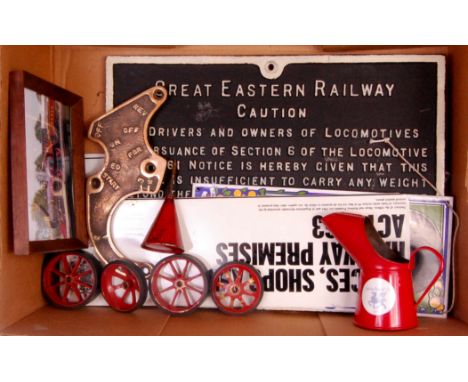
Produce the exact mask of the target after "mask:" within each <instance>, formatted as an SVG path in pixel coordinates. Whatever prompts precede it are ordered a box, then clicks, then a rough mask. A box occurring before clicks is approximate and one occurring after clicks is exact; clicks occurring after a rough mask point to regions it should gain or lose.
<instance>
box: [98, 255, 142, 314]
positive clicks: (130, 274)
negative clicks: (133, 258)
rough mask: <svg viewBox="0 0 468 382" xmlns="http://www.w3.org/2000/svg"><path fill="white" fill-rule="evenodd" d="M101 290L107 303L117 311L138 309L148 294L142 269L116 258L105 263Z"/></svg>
mask: <svg viewBox="0 0 468 382" xmlns="http://www.w3.org/2000/svg"><path fill="white" fill-rule="evenodd" d="M101 290H102V295H103V296H104V299H105V300H106V301H107V303H108V304H109V305H110V306H111V307H112V308H113V309H115V310H117V311H119V312H132V311H134V310H135V309H138V308H139V307H141V306H142V305H143V304H144V303H145V301H146V297H147V296H148V286H147V284H146V279H145V275H144V273H143V271H142V270H141V269H140V268H138V267H137V266H136V265H135V264H133V263H132V262H130V261H125V260H116V261H113V262H111V263H109V264H107V265H106V267H105V268H104V270H103V271H102V276H101Z"/></svg>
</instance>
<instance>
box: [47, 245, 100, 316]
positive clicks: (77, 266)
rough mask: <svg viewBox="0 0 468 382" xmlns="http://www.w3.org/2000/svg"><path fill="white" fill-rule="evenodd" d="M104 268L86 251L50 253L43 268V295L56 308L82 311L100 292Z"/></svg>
mask: <svg viewBox="0 0 468 382" xmlns="http://www.w3.org/2000/svg"><path fill="white" fill-rule="evenodd" d="M100 271H101V265H100V264H99V263H98V261H97V260H96V259H95V258H94V257H93V256H92V255H90V254H88V253H86V252H64V253H59V254H50V255H48V256H47V257H46V258H45V261H44V266H43V268H42V292H43V294H44V297H45V298H46V299H47V300H48V301H49V302H50V303H51V304H53V305H55V306H59V307H62V308H78V307H80V306H83V305H86V304H87V303H89V302H90V301H91V300H92V299H93V298H94V297H96V295H97V294H98V292H99V274H100Z"/></svg>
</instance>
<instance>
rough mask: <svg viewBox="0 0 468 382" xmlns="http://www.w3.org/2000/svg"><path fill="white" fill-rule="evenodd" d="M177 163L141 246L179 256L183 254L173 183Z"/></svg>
mask: <svg viewBox="0 0 468 382" xmlns="http://www.w3.org/2000/svg"><path fill="white" fill-rule="evenodd" d="M176 168H177V163H174V167H173V171H172V176H171V180H170V184H169V190H168V193H167V196H166V199H165V200H164V203H163V205H162V207H161V209H160V211H159V213H158V216H157V217H156V219H155V220H154V223H153V225H152V226H151V228H150V230H149V232H148V234H147V235H146V237H145V240H144V241H143V243H142V244H141V246H142V247H143V248H145V249H149V250H151V251H158V252H164V253H173V254H180V253H182V252H184V249H183V247H182V245H183V244H182V239H181V235H180V228H179V220H178V218H177V210H176V206H175V201H174V182H175V174H176Z"/></svg>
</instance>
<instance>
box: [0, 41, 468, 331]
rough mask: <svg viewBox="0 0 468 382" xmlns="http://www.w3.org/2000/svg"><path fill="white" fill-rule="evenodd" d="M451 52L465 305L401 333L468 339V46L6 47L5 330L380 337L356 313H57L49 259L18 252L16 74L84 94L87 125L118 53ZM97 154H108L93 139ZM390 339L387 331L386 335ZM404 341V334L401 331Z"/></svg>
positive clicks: (1, 292)
mask: <svg viewBox="0 0 468 382" xmlns="http://www.w3.org/2000/svg"><path fill="white" fill-rule="evenodd" d="M334 53H337V54H342V53H346V54H379V53H382V54H383V53H385V54H444V55H446V56H447V59H448V67H447V75H448V83H449V88H448V89H449V91H448V94H447V98H448V102H447V104H448V110H447V111H448V118H449V119H448V124H447V125H448V137H447V149H448V151H449V153H451V163H450V164H449V166H448V170H449V173H450V174H451V179H450V184H451V190H449V192H448V194H449V195H453V196H454V197H455V207H456V209H457V211H458V213H459V215H460V220H461V226H460V235H459V239H458V243H457V247H456V248H457V250H456V254H455V266H456V272H457V275H456V292H457V293H456V302H455V309H454V311H453V313H452V315H451V317H450V318H449V319H447V320H443V321H441V320H434V319H430V318H422V319H420V325H419V327H418V328H417V329H414V330H410V331H406V332H399V333H398V334H401V335H467V334H468V251H467V250H466V248H467V247H468V166H467V153H468V120H467V119H466V111H467V109H468V96H467V94H468V70H467V68H468V47H450V46H448V47H406V48H401V47H399V48H391V47H383V48H375V47H373V48H372V49H369V48H356V47H337V46H333V47H322V46H306V47H298V46H297V47H296V46H294V47H288V46H282V47H272V46H265V47H256V46H249V47H235V46H230V47H217V46H209V47H195V46H194V47H96V46H93V47H81V46H74V47H67V46H60V47H55V46H40V47H27V46H22V47H15V46H2V47H0V73H1V77H0V87H1V89H0V90H1V92H0V108H1V109H0V145H1V147H0V210H1V211H2V214H0V235H1V237H0V331H1V333H2V334H4V335H53V334H68V335H81V334H88V335H92V334H97V335H106V334H115V335H117V334H128V335H132V334H133V335H135V334H140V335H144V334H147V335H157V334H162V335H187V334H193V335H195V334H204V335H221V334H224V335H234V334H237V335H238V334H244V335H267V334H270V335H282V334H289V335H376V334H379V333H377V332H371V331H365V330H362V329H359V328H357V327H355V326H354V325H353V323H352V315H349V314H333V313H310V312H300V313H295V312H256V313H254V314H251V315H249V316H245V317H230V316H226V315H224V314H222V313H220V312H218V311H214V310H201V311H197V312H195V313H194V314H192V315H191V316H183V317H170V316H168V315H166V314H164V313H162V312H161V311H160V310H157V309H154V308H151V309H150V308H148V309H140V310H138V311H136V312H134V313H132V314H120V313H116V312H113V311H111V310H110V309H109V308H98V307H88V308H83V309H79V310H76V311H64V310H59V309H55V308H52V307H49V306H47V305H46V303H45V301H44V300H43V298H42V296H41V291H40V273H41V264H42V259H43V255H42V254H35V255H31V256H22V257H20V256H15V255H13V253H12V230H11V206H10V188H9V182H10V180H9V179H10V178H9V166H8V160H9V150H8V73H9V72H10V71H11V70H27V71H29V72H31V73H33V74H35V75H37V76H40V77H42V78H44V79H46V80H49V81H52V82H54V83H56V84H57V85H59V86H62V87H65V88H67V89H69V90H70V91H72V92H74V93H77V94H79V95H81V96H82V97H83V99H84V113H85V114H84V115H85V124H86V125H89V123H90V122H91V121H92V120H93V119H94V118H96V117H98V116H99V115H101V114H102V113H103V112H104V102H105V97H104V89H105V58H106V56H109V55H225V54H226V55H282V54H290V55H310V54H334ZM86 150H87V151H88V152H91V151H98V148H97V147H96V146H94V145H92V144H91V143H90V142H86ZM381 334H387V333H381ZM392 334H395V333H392Z"/></svg>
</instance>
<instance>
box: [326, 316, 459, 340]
mask: <svg viewBox="0 0 468 382" xmlns="http://www.w3.org/2000/svg"><path fill="white" fill-rule="evenodd" d="M319 318H320V322H321V323H322V325H323V328H324V330H325V333H326V334H327V335H328V336H466V335H468V325H467V324H465V323H464V322H462V321H459V320H457V319H454V318H449V319H437V318H426V317H419V319H418V321H419V326H418V327H417V328H415V329H410V330H400V331H374V330H366V329H362V328H359V327H357V326H356V325H354V324H353V315H352V314H341V313H320V314H319Z"/></svg>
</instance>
